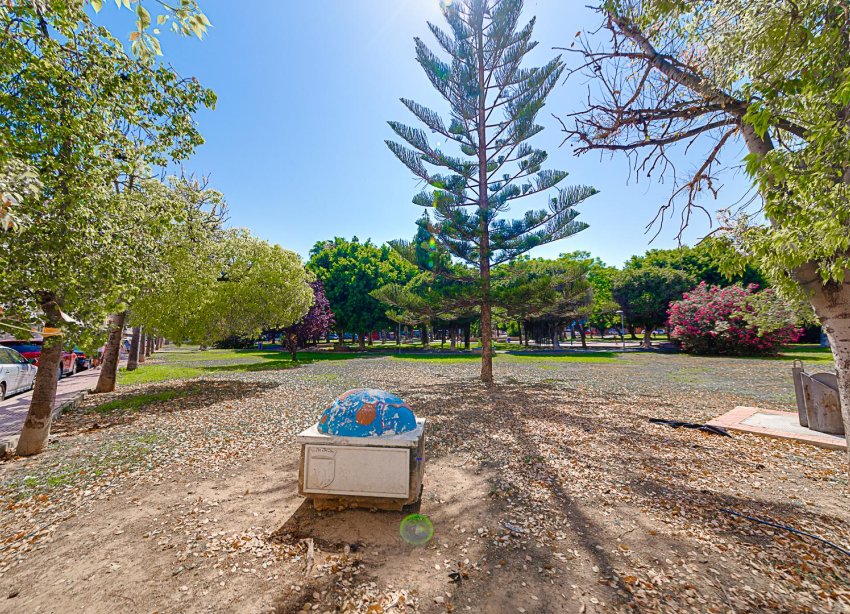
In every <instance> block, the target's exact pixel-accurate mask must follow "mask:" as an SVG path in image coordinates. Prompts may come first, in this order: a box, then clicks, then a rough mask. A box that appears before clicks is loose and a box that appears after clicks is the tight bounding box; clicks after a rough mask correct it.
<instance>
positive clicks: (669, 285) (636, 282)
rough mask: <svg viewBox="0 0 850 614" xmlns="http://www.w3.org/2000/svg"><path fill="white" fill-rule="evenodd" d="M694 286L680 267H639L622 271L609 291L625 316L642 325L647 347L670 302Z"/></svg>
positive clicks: (662, 322)
mask: <svg viewBox="0 0 850 614" xmlns="http://www.w3.org/2000/svg"><path fill="white" fill-rule="evenodd" d="M693 286H694V280H693V278H692V277H691V276H690V275H688V274H687V273H683V272H682V271H677V270H676V269H661V268H657V267H641V268H639V269H626V270H624V271H621V272H620V274H619V275H618V276H617V278H616V279H615V281H614V285H613V287H612V288H611V291H612V294H613V296H614V300H616V301H617V302H618V303H619V304H620V307H621V308H622V309H623V315H624V316H625V318H626V320H627V321H628V322H629V323H631V324H634V325H637V326H642V327H643V329H644V331H643V347H645V348H650V347H652V331H653V330H654V329H655V328H656V327H658V326H661V325H663V324H664V323H665V322H667V309H668V307H669V305H670V302H671V301H674V300H677V299H680V298H681V297H682V294H683V293H684V292H686V291H687V290H689V289H690V288H692V287H693Z"/></svg>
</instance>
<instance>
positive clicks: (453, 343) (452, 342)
mask: <svg viewBox="0 0 850 614" xmlns="http://www.w3.org/2000/svg"><path fill="white" fill-rule="evenodd" d="M449 349H451V350H452V351H454V350H456V349H457V326H455V325H452V328H451V331H450V332H449Z"/></svg>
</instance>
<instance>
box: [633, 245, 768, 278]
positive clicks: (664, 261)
mask: <svg viewBox="0 0 850 614" xmlns="http://www.w3.org/2000/svg"><path fill="white" fill-rule="evenodd" d="M716 243H717V241H716V240H712V239H708V240H706V241H704V242H703V243H700V244H699V245H697V246H695V247H688V246H687V245H683V246H681V247H679V248H675V249H651V250H649V251H648V252H646V254H644V255H643V256H632V257H631V258H629V260H628V261H627V262H626V264H625V267H624V268H627V269H638V268H640V267H643V266H654V267H659V268H662V269H664V268H670V269H677V270H679V271H684V272H685V273H687V274H688V275H690V276H691V277H693V278H694V280H695V281H696V282H697V283H699V282H702V281H704V282H705V283H707V284H708V285H710V286H731V285H734V284H742V285H745V286H748V285H749V284H758V285H759V286H761V287H765V286H766V285H767V282H766V280H765V278H764V276H763V275H762V274H761V273H760V272H759V271H758V270H757V269H756V268H755V267H753V266H752V265H751V264H750V263H744V264H743V267H742V268H741V269H740V270H737V271H735V272H730V271H726V270H725V269H724V265H723V260H722V259H721V258H719V257H718V256H717V255H716V249H717V247H718V246H717V245H716Z"/></svg>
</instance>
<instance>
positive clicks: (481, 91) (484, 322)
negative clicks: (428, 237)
mask: <svg viewBox="0 0 850 614" xmlns="http://www.w3.org/2000/svg"><path fill="white" fill-rule="evenodd" d="M477 34H478V41H477V47H478V48H477V50H476V51H477V54H476V55H477V58H476V59H477V61H478V67H477V68H478V109H477V111H478V122H477V124H478V125H477V130H478V185H479V186H481V189H479V195H478V207H479V211H478V213H479V216H480V217H481V223H480V227H479V228H480V234H481V236H480V237H479V244H478V268H479V273H480V275H481V292H482V296H481V381H482V382H484V383H485V384H492V383H493V342H492V338H493V313H492V306H491V305H490V216H489V215H488V210H489V202H488V193H487V192H488V190H487V189H486V187H487V186H488V184H489V181H488V179H487V167H488V162H489V161H488V159H487V142H488V140H487V108H486V107H487V91H488V89H489V88H488V84H487V81H486V78H485V58H484V54H485V49H484V30H483V29H479V30H478V33H477Z"/></svg>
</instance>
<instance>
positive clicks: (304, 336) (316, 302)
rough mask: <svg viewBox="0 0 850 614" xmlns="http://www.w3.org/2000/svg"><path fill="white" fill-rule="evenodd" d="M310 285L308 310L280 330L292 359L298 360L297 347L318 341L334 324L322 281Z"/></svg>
mask: <svg viewBox="0 0 850 614" xmlns="http://www.w3.org/2000/svg"><path fill="white" fill-rule="evenodd" d="M310 287H311V288H312V289H313V304H312V305H311V306H310V310H309V311H308V312H307V313H306V314H304V317H303V318H301V319H300V320H298V322H296V323H295V324H293V325H292V326H287V327H286V328H284V329H283V330H282V331H281V333H282V335H283V340H284V344H285V345H286V348H287V349H288V350H289V353H290V354H291V355H292V360H298V348H301V347H304V346H305V345H307V343H308V342H309V341H313V342H316V341H318V340H319V338H320V337H321V336H322V335H326V334H328V333H329V332H330V331H331V330H332V329H333V325H334V314H333V311H331V304H330V302H329V301H328V298H327V297H326V296H325V287H324V286H323V285H322V282H321V281H318V280H316V281H312V282H310Z"/></svg>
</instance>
